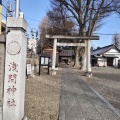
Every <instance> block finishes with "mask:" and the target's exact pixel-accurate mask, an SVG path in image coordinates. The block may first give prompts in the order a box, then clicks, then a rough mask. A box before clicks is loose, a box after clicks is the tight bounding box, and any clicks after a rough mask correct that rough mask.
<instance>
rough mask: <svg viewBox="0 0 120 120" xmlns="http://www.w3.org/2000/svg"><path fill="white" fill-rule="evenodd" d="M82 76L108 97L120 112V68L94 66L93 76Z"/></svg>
mask: <svg viewBox="0 0 120 120" xmlns="http://www.w3.org/2000/svg"><path fill="white" fill-rule="evenodd" d="M76 71H77V72H78V74H80V77H81V78H82V79H83V80H84V81H86V82H87V83H88V84H89V85H90V86H92V87H93V88H94V89H95V90H96V91H98V92H99V94H101V95H102V96H103V97H104V98H105V99H107V100H108V101H109V102H110V103H111V104H112V105H113V106H114V107H115V108H116V109H117V110H118V111H119V112H120V69H117V68H113V67H93V68H92V72H93V77H90V78H88V77H86V76H84V72H82V71H81V72H80V71H79V70H76Z"/></svg>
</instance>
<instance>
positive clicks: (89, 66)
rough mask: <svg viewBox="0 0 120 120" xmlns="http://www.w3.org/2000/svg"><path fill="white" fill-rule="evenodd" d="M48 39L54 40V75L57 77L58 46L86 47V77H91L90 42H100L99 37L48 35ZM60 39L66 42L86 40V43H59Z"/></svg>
mask: <svg viewBox="0 0 120 120" xmlns="http://www.w3.org/2000/svg"><path fill="white" fill-rule="evenodd" d="M46 38H47V39H53V40H54V44H53V55H52V75H56V71H55V64H56V48H57V46H85V49H86V57H87V59H86V63H87V64H86V75H87V76H89V77H90V76H91V75H92V73H91V63H90V40H99V36H89V37H88V36H77V37H74V36H65V35H46ZM58 39H65V40H70V39H73V40H78V39H79V40H84V41H85V42H84V43H61V42H57V40H58Z"/></svg>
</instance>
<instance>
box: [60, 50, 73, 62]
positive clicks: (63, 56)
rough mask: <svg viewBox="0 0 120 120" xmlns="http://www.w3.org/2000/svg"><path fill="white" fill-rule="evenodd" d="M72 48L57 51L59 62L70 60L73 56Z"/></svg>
mask: <svg viewBox="0 0 120 120" xmlns="http://www.w3.org/2000/svg"><path fill="white" fill-rule="evenodd" d="M74 55H75V54H74V50H62V51H61V52H60V53H59V62H62V61H65V62H66V60H67V61H68V60H69V61H71V60H72V59H73V57H74Z"/></svg>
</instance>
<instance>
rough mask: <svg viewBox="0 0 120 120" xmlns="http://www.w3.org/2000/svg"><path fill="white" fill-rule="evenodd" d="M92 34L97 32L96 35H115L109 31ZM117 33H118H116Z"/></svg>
mask: <svg viewBox="0 0 120 120" xmlns="http://www.w3.org/2000/svg"><path fill="white" fill-rule="evenodd" d="M94 34H98V35H115V34H111V33H107V34H106V33H94ZM117 35H120V34H117Z"/></svg>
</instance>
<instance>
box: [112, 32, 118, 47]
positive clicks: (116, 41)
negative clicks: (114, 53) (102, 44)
mask: <svg viewBox="0 0 120 120" xmlns="http://www.w3.org/2000/svg"><path fill="white" fill-rule="evenodd" d="M112 43H113V44H114V45H115V46H116V47H118V48H119V47H120V35H119V34H118V33H115V34H114V35H113V38H112Z"/></svg>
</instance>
